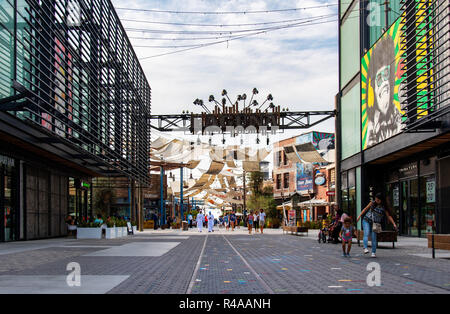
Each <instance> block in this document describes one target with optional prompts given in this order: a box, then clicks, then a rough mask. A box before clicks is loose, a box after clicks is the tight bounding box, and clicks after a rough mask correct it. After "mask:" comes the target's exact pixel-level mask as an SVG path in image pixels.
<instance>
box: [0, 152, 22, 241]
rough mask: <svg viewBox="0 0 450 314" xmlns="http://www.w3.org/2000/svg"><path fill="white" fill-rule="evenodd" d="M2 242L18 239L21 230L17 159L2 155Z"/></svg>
mask: <svg viewBox="0 0 450 314" xmlns="http://www.w3.org/2000/svg"><path fill="white" fill-rule="evenodd" d="M0 158H1V160H0V216H1V218H2V219H1V222H0V231H1V232H0V242H9V241H15V240H17V234H18V231H19V225H18V213H17V192H18V191H17V188H16V183H17V182H16V181H17V180H16V179H17V178H16V174H15V169H16V168H15V161H14V159H10V158H7V157H2V156H0Z"/></svg>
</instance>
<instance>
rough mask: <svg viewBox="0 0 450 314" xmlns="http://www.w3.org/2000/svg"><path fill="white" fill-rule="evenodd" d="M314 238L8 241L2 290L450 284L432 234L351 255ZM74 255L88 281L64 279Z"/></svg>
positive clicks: (214, 290)
mask: <svg viewBox="0 0 450 314" xmlns="http://www.w3.org/2000/svg"><path fill="white" fill-rule="evenodd" d="M316 239H317V232H316V231H312V232H310V234H309V236H307V237H301V236H292V235H283V234H282V232H281V231H280V230H269V229H268V230H265V234H264V235H261V234H259V233H258V234H254V235H251V236H250V235H248V233H247V231H246V230H245V229H243V228H240V229H236V230H235V231H234V232H232V231H226V230H217V229H216V231H215V232H214V233H207V232H206V231H205V230H204V231H203V233H201V234H200V233H198V232H197V231H196V230H190V231H187V232H182V231H179V230H164V231H153V230H149V231H146V232H143V233H138V234H137V235H135V236H128V237H127V238H122V239H114V240H106V239H103V240H75V239H54V240H43V241H30V242H21V243H4V244H0V293H145V294H148V293H166V294H173V293H181V294H185V293H192V294H235V293H245V294H271V293H276V294H287V293H295V294H299V293H308V294H309V293H327V294H329V293H346V294H359V293H389V294H392V293H450V260H448V259H436V260H433V259H431V258H429V257H430V256H431V250H430V249H428V248H426V240H423V239H411V238H401V239H400V242H399V243H398V248H397V249H391V248H390V245H389V244H386V245H384V246H383V244H382V247H380V248H379V250H378V254H377V255H378V258H376V259H372V258H370V257H368V256H365V255H362V254H361V253H362V249H361V248H359V247H358V246H357V245H356V243H355V244H354V246H353V249H352V253H353V254H352V258H343V257H341V249H340V245H333V244H318V242H317V241H316ZM438 253H444V252H438ZM71 262H75V263H78V264H79V265H80V267H81V287H69V286H68V285H67V283H66V278H67V275H69V274H70V271H67V265H68V264H69V263H71ZM371 262H377V263H379V265H380V267H381V283H382V285H381V286H380V287H369V286H368V285H367V283H366V278H367V276H368V275H369V271H367V265H368V264H369V263H371Z"/></svg>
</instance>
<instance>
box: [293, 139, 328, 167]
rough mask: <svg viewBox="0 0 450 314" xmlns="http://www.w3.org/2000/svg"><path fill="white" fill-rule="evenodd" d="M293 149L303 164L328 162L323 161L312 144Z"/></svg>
mask: <svg viewBox="0 0 450 314" xmlns="http://www.w3.org/2000/svg"><path fill="white" fill-rule="evenodd" d="M295 149H296V150H297V153H298V155H299V156H300V158H301V159H302V160H303V161H304V162H311V163H328V161H326V160H325V159H323V157H322V156H321V155H320V154H319V152H318V151H317V149H316V148H315V147H314V145H313V144H312V143H306V144H301V145H297V146H295Z"/></svg>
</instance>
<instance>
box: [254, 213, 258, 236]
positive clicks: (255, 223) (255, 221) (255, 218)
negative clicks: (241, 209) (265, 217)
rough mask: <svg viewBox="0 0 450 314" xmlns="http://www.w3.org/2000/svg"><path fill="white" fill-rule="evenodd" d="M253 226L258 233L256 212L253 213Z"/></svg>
mask: <svg viewBox="0 0 450 314" xmlns="http://www.w3.org/2000/svg"><path fill="white" fill-rule="evenodd" d="M253 224H254V226H255V232H258V229H259V215H258V212H257V211H255V213H254V214H253Z"/></svg>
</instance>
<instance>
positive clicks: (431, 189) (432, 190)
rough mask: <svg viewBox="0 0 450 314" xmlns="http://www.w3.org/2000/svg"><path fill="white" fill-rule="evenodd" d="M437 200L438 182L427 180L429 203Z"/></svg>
mask: <svg viewBox="0 0 450 314" xmlns="http://www.w3.org/2000/svg"><path fill="white" fill-rule="evenodd" d="M434 202H436V183H435V182H434V181H427V203H434Z"/></svg>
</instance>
